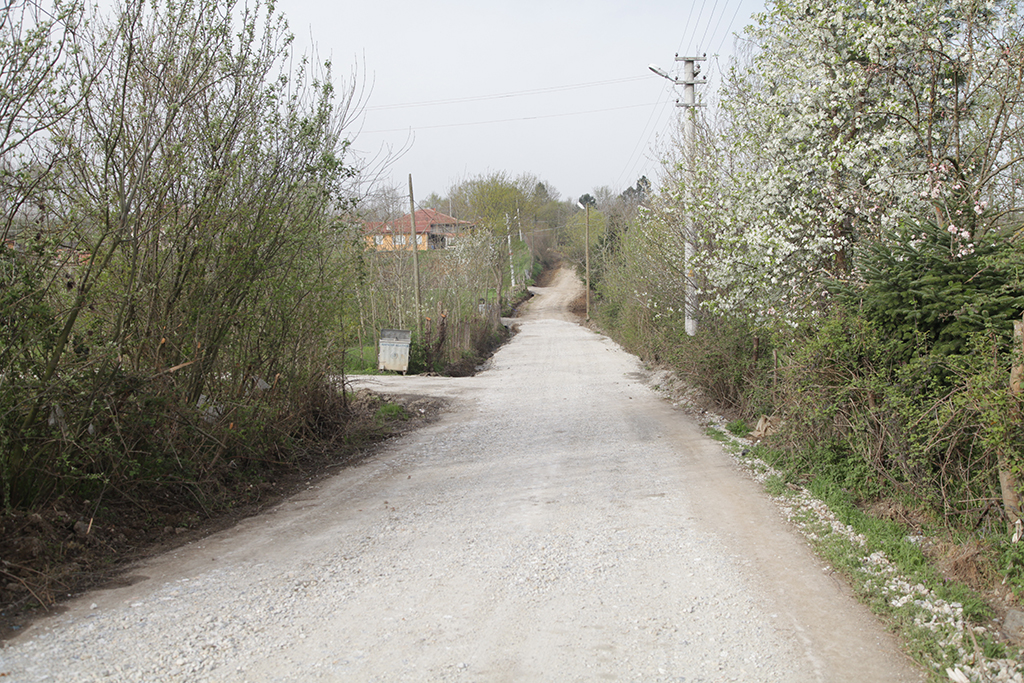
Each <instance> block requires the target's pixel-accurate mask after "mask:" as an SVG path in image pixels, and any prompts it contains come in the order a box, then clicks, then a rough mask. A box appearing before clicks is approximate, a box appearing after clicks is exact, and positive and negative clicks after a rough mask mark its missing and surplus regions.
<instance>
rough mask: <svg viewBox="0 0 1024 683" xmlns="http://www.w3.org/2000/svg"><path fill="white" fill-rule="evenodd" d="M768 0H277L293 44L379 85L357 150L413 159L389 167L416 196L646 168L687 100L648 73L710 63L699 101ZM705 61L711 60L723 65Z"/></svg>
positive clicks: (569, 184) (615, 186)
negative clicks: (483, 180)
mask: <svg viewBox="0 0 1024 683" xmlns="http://www.w3.org/2000/svg"><path fill="white" fill-rule="evenodd" d="M763 8H764V0H681V1H676V2H669V1H667V0H647V2H622V1H619V2H612V1H608V0H589V1H588V2H580V1H577V0H547V1H543V0H510V1H508V2H504V3H500V4H499V3H495V2H492V1H490V0H477V1H476V2H472V1H464V0H433V1H431V2H424V1H423V0H419V1H412V0H359V1H352V0H279V2H278V9H280V10H281V11H282V12H284V14H285V15H286V16H287V18H288V21H289V23H290V25H291V28H292V30H293V32H294V33H295V34H296V36H297V39H298V41H299V43H300V44H301V45H308V44H309V42H310V40H311V39H312V41H314V42H315V43H316V44H317V47H318V50H319V53H320V55H321V57H324V58H326V57H330V58H331V59H332V60H333V62H334V67H335V73H336V75H337V76H338V77H341V78H345V79H349V78H350V77H351V71H352V69H353V68H354V67H358V69H359V76H360V79H362V80H364V81H365V83H366V85H369V86H372V90H370V92H369V96H368V98H367V100H366V103H365V105H366V106H365V109H364V112H363V115H362V116H361V117H360V118H359V119H358V121H357V122H356V127H355V128H354V129H353V130H358V134H357V135H356V137H355V141H354V145H353V146H354V148H355V150H356V151H357V152H358V153H360V154H362V155H365V156H373V155H374V154H375V153H377V152H379V151H380V150H381V149H388V148H390V149H392V150H395V151H397V150H400V149H402V148H403V147H405V146H408V149H407V151H406V152H405V153H404V155H402V156H401V157H400V158H399V159H397V160H396V161H395V162H394V163H393V164H392V165H391V166H390V167H389V168H388V169H387V170H386V171H385V173H384V177H385V179H390V181H391V182H392V183H393V184H394V185H396V186H398V187H407V183H408V175H409V174H410V173H411V174H412V175H413V182H414V186H415V195H416V197H417V199H422V198H425V197H426V196H427V195H428V194H430V193H431V192H437V193H438V194H441V195H445V194H446V193H447V190H448V188H449V187H450V186H452V185H453V184H455V183H457V182H459V181H461V180H466V179H469V178H473V177H477V176H479V175H483V174H488V173H491V172H498V171H503V172H506V173H508V174H509V175H511V176H517V175H519V174H521V173H531V174H534V175H536V176H537V177H539V178H540V179H541V180H543V181H544V182H546V183H548V184H549V186H550V187H552V188H554V189H555V190H557V191H558V192H559V193H560V194H561V195H562V197H563V198H576V197H579V196H580V195H582V194H583V193H585V192H592V191H593V189H594V188H596V187H600V186H609V187H610V188H611V189H612V190H613V191H614V192H616V193H618V192H621V191H622V190H624V189H625V188H626V187H629V186H630V185H633V184H634V183H635V182H636V180H637V178H639V177H640V176H641V175H644V174H646V175H647V176H648V177H649V178H651V180H652V181H655V182H656V177H657V175H658V167H659V164H658V157H659V153H658V148H659V146H664V144H665V142H666V141H667V140H668V138H669V137H670V136H671V134H672V130H673V128H674V127H675V125H676V124H675V119H676V115H677V110H676V108H675V106H674V104H675V100H676V99H677V97H681V95H682V88H678V92H677V91H676V90H674V89H673V87H672V84H671V83H670V82H668V81H667V80H665V79H663V78H660V77H658V76H657V75H655V74H653V73H652V72H651V71H649V70H648V68H647V66H648V64H651V63H655V64H659V65H660V66H661V67H663V68H664V69H666V70H667V71H669V72H670V73H672V74H674V75H679V74H681V67H682V65H681V64H677V63H676V62H674V59H673V57H674V55H675V54H676V53H677V52H678V53H679V54H680V55H685V56H690V55H691V54H692V53H693V52H695V51H697V50H699V51H700V52H706V53H707V55H708V61H707V62H705V64H704V66H703V74H704V75H708V76H709V81H710V83H709V85H708V86H698V88H697V92H698V97H700V96H701V93H702V92H703V93H704V96H705V97H707V96H708V95H709V94H710V89H711V88H713V87H715V86H714V81H715V77H716V75H717V74H719V73H720V72H721V69H723V68H726V67H727V65H728V59H729V56H730V55H731V53H732V52H733V49H734V34H736V33H739V32H741V31H742V30H743V28H744V27H745V26H747V25H748V24H750V23H751V19H750V17H751V15H752V14H753V13H754V12H759V11H762V10H763ZM714 55H719V57H718V59H717V60H716V59H715V58H714Z"/></svg>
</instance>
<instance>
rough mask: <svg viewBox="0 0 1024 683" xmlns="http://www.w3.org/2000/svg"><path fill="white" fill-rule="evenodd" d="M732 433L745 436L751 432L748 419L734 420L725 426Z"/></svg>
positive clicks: (741, 436)
mask: <svg viewBox="0 0 1024 683" xmlns="http://www.w3.org/2000/svg"><path fill="white" fill-rule="evenodd" d="M725 428H726V429H728V430H729V431H730V432H731V433H732V434H735V435H736V436H738V437H740V438H743V437H745V436H746V435H747V434H749V433H750V431H751V430H750V425H748V424H747V422H746V420H734V421H733V422H730V423H729V424H727V425H726V426H725Z"/></svg>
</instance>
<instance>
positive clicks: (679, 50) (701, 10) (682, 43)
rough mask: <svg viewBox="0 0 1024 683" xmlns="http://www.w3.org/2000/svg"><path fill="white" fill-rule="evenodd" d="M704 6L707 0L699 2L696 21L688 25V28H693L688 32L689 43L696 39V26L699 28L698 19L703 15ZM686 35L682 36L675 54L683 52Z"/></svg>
mask: <svg viewBox="0 0 1024 683" xmlns="http://www.w3.org/2000/svg"><path fill="white" fill-rule="evenodd" d="M705 5H707V0H701V3H700V11H699V12H697V19H696V21H694V22H693V23H691V24H690V26H692V27H693V31H692V32H690V40H691V41H692V40H693V39H694V38H696V37H697V26H699V25H700V18H701V17H702V16H703V15H704V6H705ZM686 35H687V34H686V33H684V34H683V39H682V40H680V41H679V49H678V50H676V53H679V52H682V50H683V45H684V44H685V43H686Z"/></svg>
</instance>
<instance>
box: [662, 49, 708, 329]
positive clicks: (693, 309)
mask: <svg viewBox="0 0 1024 683" xmlns="http://www.w3.org/2000/svg"><path fill="white" fill-rule="evenodd" d="M705 59H707V55H706V54H704V55H701V56H700V57H680V56H679V55H678V54H677V55H676V61H677V62H682V63H683V77H682V78H673V77H672V76H670V75H669V74H668V73H666V72H665V70H664V69H661V68H659V67H657V66H655V65H654V64H651V66H650V69H651V71H653V72H654V73H656V74H658V75H659V76H661V77H662V78H667V79H668V80H670V81H672V82H673V83H675V84H676V85H681V86H683V101H682V102H678V101H677V102H676V106H677V107H683V108H685V109H686V110H687V111H686V112H685V113H684V114H683V157H684V163H685V165H686V187H685V189H686V194H687V196H688V197H690V198H691V199H692V198H693V183H694V177H695V173H694V163H693V159H694V156H695V152H696V147H697V125H696V122H695V117H696V112H695V111H694V108H695V107H698V106H701V105H698V104H697V98H696V96H695V86H698V85H704V84H705V83H707V80H708V79H707V77H706V76H705V77H702V78H701V79H700V80H698V79H697V76H698V75H699V74H700V65H699V64H697V62H703V61H704V60H705ZM683 220H685V221H686V226H685V228H684V232H685V246H684V249H683V258H684V268H685V277H684V279H683V309H684V313H685V316H686V323H685V327H686V334H688V335H690V336H691V337H692V336H693V335H695V334H697V309H698V301H697V288H696V284H695V280H696V276H695V273H694V270H693V259H694V254H695V252H696V247H695V246H694V245H695V242H696V240H697V224H696V221H694V219H693V215H692V212H688V213H687V214H686V216H685V217H684V219H683Z"/></svg>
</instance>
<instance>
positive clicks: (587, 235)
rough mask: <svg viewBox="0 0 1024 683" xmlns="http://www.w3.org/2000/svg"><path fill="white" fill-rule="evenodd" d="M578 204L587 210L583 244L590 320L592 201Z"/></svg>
mask: <svg viewBox="0 0 1024 683" xmlns="http://www.w3.org/2000/svg"><path fill="white" fill-rule="evenodd" d="M576 206H578V207H580V208H581V209H585V210H586V212H587V227H586V230H585V232H584V233H583V244H584V245H585V247H584V254H586V255H585V256H584V259H585V260H586V264H587V266H586V273H587V281H586V283H585V284H586V288H587V320H588V321H589V320H590V202H587V205H586V206H584V205H583V202H576Z"/></svg>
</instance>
